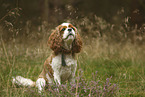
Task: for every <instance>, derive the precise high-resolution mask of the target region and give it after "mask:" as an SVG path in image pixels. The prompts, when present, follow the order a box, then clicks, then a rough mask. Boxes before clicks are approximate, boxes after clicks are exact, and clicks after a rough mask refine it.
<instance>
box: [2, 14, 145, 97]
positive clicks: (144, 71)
mask: <svg viewBox="0 0 145 97" xmlns="http://www.w3.org/2000/svg"><path fill="white" fill-rule="evenodd" d="M125 20H126V19H125ZM27 22H28V23H26V25H25V26H24V27H23V30H25V31H27V34H28V35H27V36H25V35H22V36H17V35H16V34H17V33H18V32H19V33H21V31H18V32H17V31H16V30H15V29H14V27H13V29H12V30H13V32H12V36H13V37H12V39H11V40H10V41H6V40H5V39H4V38H3V37H1V41H0V96H1V97H27V96H28V97H29V96H40V97H41V96H46V97H47V96H52V97H55V96H58V97H61V96H62V97H74V96H76V97H88V96H89V97H143V96H144V95H145V60H144V58H145V45H144V39H145V36H144V35H143V34H136V33H138V32H140V33H143V32H144V30H145V29H144V27H143V28H142V29H137V28H136V27H133V28H131V27H129V26H128V25H127V22H126V21H125V22H124V25H123V26H122V25H119V26H118V25H113V24H109V23H107V22H106V21H104V20H103V19H102V18H99V17H96V16H94V20H93V21H91V20H90V19H89V18H88V17H87V18H86V17H85V18H82V19H80V20H77V21H74V20H70V21H69V22H72V23H73V24H75V25H76V27H77V28H78V32H79V33H80V34H81V36H82V39H83V49H82V51H81V53H79V54H78V55H77V59H78V68H77V72H76V83H75V84H72V83H67V82H66V84H63V85H62V86H52V87H50V86H49V85H48V87H47V88H46V89H45V91H44V92H43V94H39V93H37V92H36V91H37V89H36V88H28V87H18V86H16V85H13V84H12V82H11V81H12V76H17V75H21V76H23V77H26V78H30V79H32V80H34V81H35V80H36V79H37V77H38V75H39V74H40V72H41V70H42V67H43V63H44V61H45V59H46V58H47V57H48V56H49V55H50V53H51V50H50V48H49V47H48V45H47V40H48V37H49V35H50V33H51V30H52V29H54V27H55V26H52V25H51V26H50V25H49V24H47V23H46V22H43V23H42V24H41V25H39V26H37V27H35V28H38V29H35V30H33V29H32V28H33V27H34V26H33V25H31V24H30V21H27ZM9 28H10V27H9ZM1 31H3V30H2V28H1ZM4 35H5V34H4ZM4 35H3V36H4ZM6 35H7V34H6ZM6 35H5V36H6Z"/></svg>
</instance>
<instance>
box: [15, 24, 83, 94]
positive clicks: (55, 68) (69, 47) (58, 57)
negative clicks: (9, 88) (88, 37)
mask: <svg viewBox="0 0 145 97" xmlns="http://www.w3.org/2000/svg"><path fill="white" fill-rule="evenodd" d="M48 45H49V46H50V48H51V49H52V50H53V52H52V54H51V55H50V57H48V58H47V59H46V61H45V62H44V66H43V70H42V72H41V73H40V75H39V77H38V79H37V81H36V82H33V81H32V80H30V79H27V78H23V77H21V76H17V77H13V83H14V84H17V85H21V86H28V87H34V86H36V87H37V88H38V91H39V92H40V93H41V91H42V90H43V89H44V87H45V86H46V83H48V84H53V82H55V83H56V84H58V85H60V84H61V83H63V82H65V81H70V82H73V83H74V82H75V72H76V68H77V60H76V58H75V53H79V52H80V51H81V48H82V40H81V38H80V35H79V33H78V32H77V29H76V27H74V26H73V25H72V24H70V23H62V24H61V25H59V26H57V27H56V29H55V30H54V31H53V32H52V33H51V35H50V37H49V40H48Z"/></svg>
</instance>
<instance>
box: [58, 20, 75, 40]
mask: <svg viewBox="0 0 145 97" xmlns="http://www.w3.org/2000/svg"><path fill="white" fill-rule="evenodd" d="M69 24H70V23H63V24H61V25H62V26H67V28H66V29H65V31H64V34H63V37H62V39H64V40H66V41H67V40H70V39H71V40H72V41H73V40H74V38H75V31H74V30H73V29H72V28H70V27H68V26H69ZM68 29H72V30H71V31H70V32H69V31H68ZM70 33H71V34H73V35H71V36H69V37H68V35H69V34H70Z"/></svg>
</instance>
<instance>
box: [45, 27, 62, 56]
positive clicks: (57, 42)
mask: <svg viewBox="0 0 145 97" xmlns="http://www.w3.org/2000/svg"><path fill="white" fill-rule="evenodd" d="M60 27H61V26H60V25H59V26H58V27H56V29H55V30H53V32H52V33H51V35H50V36H49V39H48V45H49V46H50V48H51V49H52V50H53V51H54V52H55V54H58V52H61V49H62V38H61V36H60Z"/></svg>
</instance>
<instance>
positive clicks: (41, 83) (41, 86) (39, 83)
mask: <svg viewBox="0 0 145 97" xmlns="http://www.w3.org/2000/svg"><path fill="white" fill-rule="evenodd" d="M45 85H46V81H45V79H44V78H38V79H37V81H36V87H37V88H38V92H39V93H41V92H42V90H43V89H44V87H45Z"/></svg>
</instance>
